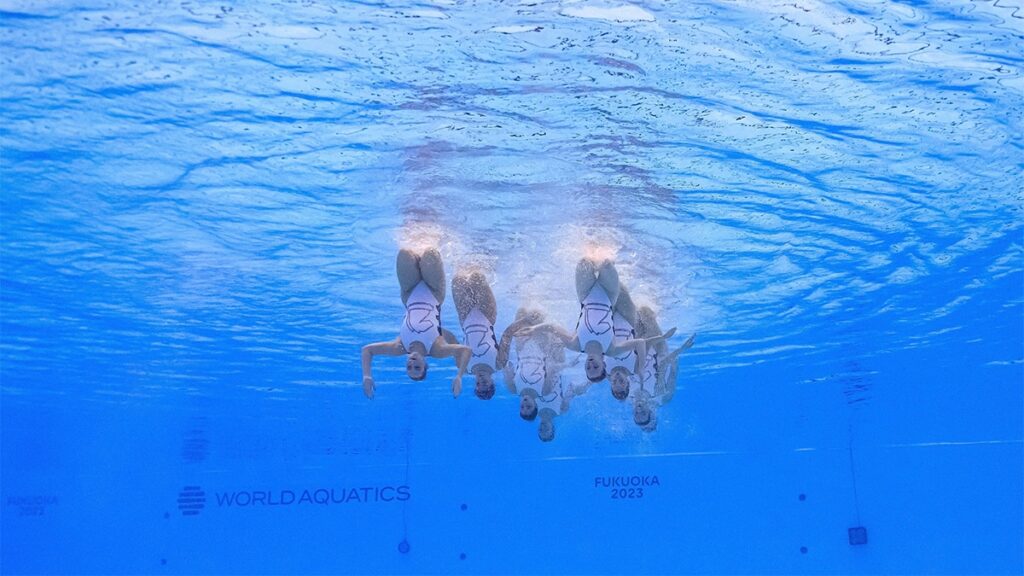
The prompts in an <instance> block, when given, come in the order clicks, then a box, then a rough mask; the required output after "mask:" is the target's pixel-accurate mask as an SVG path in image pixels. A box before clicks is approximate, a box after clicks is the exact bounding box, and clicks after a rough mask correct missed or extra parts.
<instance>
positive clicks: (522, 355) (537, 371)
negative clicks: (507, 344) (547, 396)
mask: <svg viewBox="0 0 1024 576" xmlns="http://www.w3.org/2000/svg"><path fill="white" fill-rule="evenodd" d="M517 355H518V358H517V359H516V376H515V383H516V393H517V394H518V393H520V392H522V391H523V390H525V389H526V388H532V389H534V390H536V391H537V394H540V393H541V390H542V389H543V388H544V378H545V377H546V376H547V367H546V366H545V361H544V351H543V350H542V349H541V347H540V344H539V343H538V342H537V341H536V340H535V339H532V338H531V339H529V340H527V341H525V342H523V344H522V346H521V347H519V349H518V350H517Z"/></svg>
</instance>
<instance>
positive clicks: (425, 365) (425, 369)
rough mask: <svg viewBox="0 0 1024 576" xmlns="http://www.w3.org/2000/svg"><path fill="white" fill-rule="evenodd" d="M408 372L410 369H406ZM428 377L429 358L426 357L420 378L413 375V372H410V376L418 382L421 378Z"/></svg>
mask: <svg viewBox="0 0 1024 576" xmlns="http://www.w3.org/2000/svg"><path fill="white" fill-rule="evenodd" d="M408 372H409V371H408V370H406V373H408ZM426 377H427V360H426V358H424V359H423V373H422V374H420V377H419V378H417V377H415V376H413V375H412V374H409V378H412V379H413V380H414V381H416V382H420V381H421V380H424V379H425V378H426Z"/></svg>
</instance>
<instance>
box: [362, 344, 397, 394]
mask: <svg viewBox="0 0 1024 576" xmlns="http://www.w3.org/2000/svg"><path fill="white" fill-rule="evenodd" d="M402 354H405V347H404V346H402V339H401V338H395V339H394V340H391V341H389V342H375V343H373V344H367V345H366V346H363V354H362V360H363V393H365V394H366V397H367V398H373V357H374V356H377V355H382V356H401V355H402Z"/></svg>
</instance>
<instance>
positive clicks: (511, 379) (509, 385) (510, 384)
mask: <svg viewBox="0 0 1024 576" xmlns="http://www.w3.org/2000/svg"><path fill="white" fill-rule="evenodd" d="M505 360H506V362H505V365H504V366H503V367H502V372H504V373H505V389H506V390H508V391H509V394H512V395H515V393H516V381H515V378H516V373H515V371H514V370H512V365H511V364H509V363H508V362H507V360H508V358H506V359H505Z"/></svg>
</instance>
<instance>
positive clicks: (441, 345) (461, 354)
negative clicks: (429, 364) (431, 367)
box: [430, 336, 473, 397]
mask: <svg viewBox="0 0 1024 576" xmlns="http://www.w3.org/2000/svg"><path fill="white" fill-rule="evenodd" d="M472 354H473V352H472V351H471V350H470V349H469V347H468V346H463V345H461V344H449V343H447V342H445V341H444V338H442V337H441V336H438V337H437V340H435V341H434V345H433V346H431V348H430V355H431V356H433V357H434V358H448V357H449V356H454V357H455V365H456V366H457V367H458V369H459V372H458V374H456V375H455V378H453V379H452V394H453V395H455V396H456V397H458V395H459V393H460V392H462V375H463V374H465V373H466V365H467V364H469V358H470V356H472Z"/></svg>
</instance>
